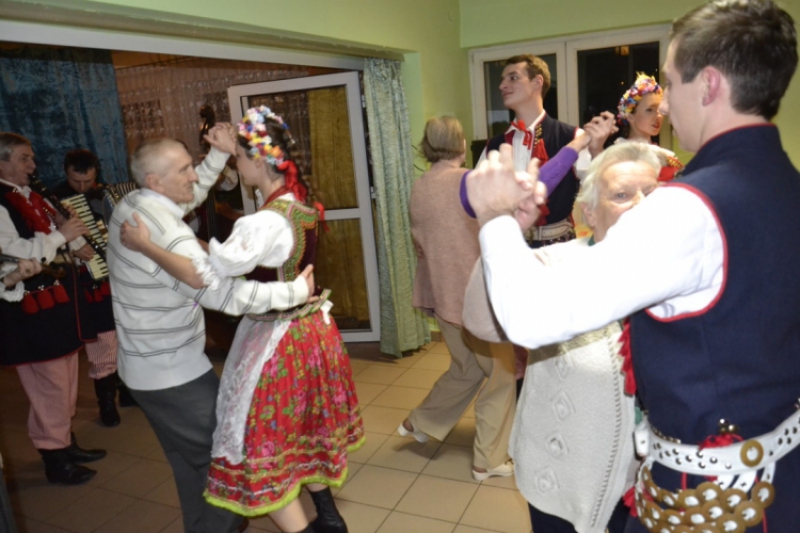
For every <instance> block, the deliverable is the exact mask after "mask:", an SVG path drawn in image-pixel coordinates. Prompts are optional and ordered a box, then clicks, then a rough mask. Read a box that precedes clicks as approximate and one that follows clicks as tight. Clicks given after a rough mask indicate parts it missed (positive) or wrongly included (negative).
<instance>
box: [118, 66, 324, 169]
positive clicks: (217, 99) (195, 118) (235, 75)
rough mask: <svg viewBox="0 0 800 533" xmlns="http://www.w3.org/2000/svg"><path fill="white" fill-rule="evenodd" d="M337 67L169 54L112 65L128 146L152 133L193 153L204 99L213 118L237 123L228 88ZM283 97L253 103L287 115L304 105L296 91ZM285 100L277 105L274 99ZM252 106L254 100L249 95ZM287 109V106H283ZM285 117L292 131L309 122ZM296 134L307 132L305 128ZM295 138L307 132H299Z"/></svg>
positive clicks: (198, 151) (195, 153) (197, 147)
mask: <svg viewBox="0 0 800 533" xmlns="http://www.w3.org/2000/svg"><path fill="white" fill-rule="evenodd" d="M329 72H337V70H334V69H326V68H319V67H307V66H302V65H279V64H272V63H257V62H251V61H229V60H222V59H207V58H191V57H188V58H187V57H177V56H176V57H174V58H173V59H170V60H166V61H162V62H159V63H156V64H148V65H143V66H136V67H123V68H119V69H117V85H118V88H119V100H120V103H121V104H122V112H123V116H124V120H125V135H126V137H127V144H128V149H129V150H131V151H132V150H133V149H134V148H136V147H137V146H138V145H139V144H140V143H141V142H142V141H143V140H145V139H148V138H151V137H172V138H175V139H180V140H181V141H183V142H184V143H185V144H186V146H187V147H188V149H189V153H191V154H192V156H194V157H195V158H197V157H199V156H200V155H201V154H202V153H203V152H202V149H201V147H200V135H199V132H200V126H201V125H202V119H201V118H200V115H199V111H200V106H202V105H203V104H209V105H210V106H211V107H212V108H213V109H214V112H215V114H216V119H217V122H230V121H233V122H236V121H238V120H239V119H241V118H242V117H231V116H230V106H229V105H228V87H231V86H233V85H243V84H247V83H257V82H262V81H273V80H283V79H289V78H302V77H306V76H312V75H316V74H327V73H329ZM285 95H286V96H284V95H282V97H283V98H285V101H281V102H269V103H268V102H258V103H259V104H260V103H265V104H266V105H269V104H272V105H270V107H274V108H275V112H276V113H279V114H282V113H287V112H289V114H290V115H291V113H292V111H293V110H294V109H300V108H301V107H302V108H304V107H305V104H304V102H299V101H297V98H302V97H303V96H302V95H301V96H298V97H297V98H294V99H292V96H291V95H290V94H288V93H285ZM279 103H280V104H284V105H278V104H279ZM251 104H252V105H257V104H256V102H255V101H253V100H251ZM287 107H288V108H289V109H286V108H287ZM302 118H303V117H301V116H290V117H289V118H287V121H288V122H289V124H290V125H291V126H292V130H293V131H294V130H295V129H299V128H302V126H301V124H303V123H304V124H308V117H307V116H306V117H305V120H304V121H303V120H302ZM301 133H306V132H305V131H303V132H301ZM296 137H297V138H299V139H308V135H307V134H304V135H301V134H298V135H296Z"/></svg>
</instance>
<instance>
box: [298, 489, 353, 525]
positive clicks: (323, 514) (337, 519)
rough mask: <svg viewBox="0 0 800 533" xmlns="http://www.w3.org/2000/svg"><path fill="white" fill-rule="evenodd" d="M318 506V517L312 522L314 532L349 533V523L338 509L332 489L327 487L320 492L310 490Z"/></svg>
mask: <svg viewBox="0 0 800 533" xmlns="http://www.w3.org/2000/svg"><path fill="white" fill-rule="evenodd" d="M308 492H309V493H310V494H311V499H312V500H314V507H316V508H317V517H316V518H315V519H314V521H313V522H311V528H312V531H313V532H314V533H347V524H345V523H344V518H342V515H340V514H339V510H338V509H336V503H335V502H334V501H333V494H331V489H330V488H328V487H325V488H324V489H323V490H321V491H319V492H312V491H308Z"/></svg>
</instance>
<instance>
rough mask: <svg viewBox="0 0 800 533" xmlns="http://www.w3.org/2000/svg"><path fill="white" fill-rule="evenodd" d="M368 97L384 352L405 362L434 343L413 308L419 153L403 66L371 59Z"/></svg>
mask: <svg viewBox="0 0 800 533" xmlns="http://www.w3.org/2000/svg"><path fill="white" fill-rule="evenodd" d="M364 96H365V99H366V104H367V124H368V125H369V143H370V155H371V157H372V172H373V179H374V186H375V193H376V197H377V202H376V203H377V217H376V219H377V226H378V272H379V274H380V288H381V346H380V350H381V352H383V353H387V354H392V355H395V356H397V357H402V355H403V352H405V351H410V350H416V349H417V348H419V347H420V346H422V345H424V344H426V343H428V342H430V337H431V335H430V330H429V329H428V323H427V321H425V320H424V318H423V317H422V316H421V315H420V313H419V312H417V311H416V310H415V309H414V308H413V307H412V306H411V295H412V291H413V288H414V275H415V273H416V268H417V257H416V253H415V251H414V245H413V243H412V242H411V222H410V220H409V214H408V202H409V197H410V195H411V185H412V184H413V182H414V149H413V146H412V142H411V132H410V128H409V124H408V107H407V105H406V96H405V91H404V90H403V84H402V83H401V81H400V63H398V62H397V61H389V60H385V59H367V61H366V65H365V69H364Z"/></svg>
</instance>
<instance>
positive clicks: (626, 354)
mask: <svg viewBox="0 0 800 533" xmlns="http://www.w3.org/2000/svg"><path fill="white" fill-rule="evenodd" d="M618 342H619V343H620V344H621V346H620V348H619V355H620V356H621V357H622V372H623V373H624V374H625V394H628V395H630V396H633V395H634V394H636V378H635V377H634V375H633V356H632V354H631V322H630V320H629V319H627V318H626V319H625V322H624V325H623V327H622V335H620V336H619V341H618Z"/></svg>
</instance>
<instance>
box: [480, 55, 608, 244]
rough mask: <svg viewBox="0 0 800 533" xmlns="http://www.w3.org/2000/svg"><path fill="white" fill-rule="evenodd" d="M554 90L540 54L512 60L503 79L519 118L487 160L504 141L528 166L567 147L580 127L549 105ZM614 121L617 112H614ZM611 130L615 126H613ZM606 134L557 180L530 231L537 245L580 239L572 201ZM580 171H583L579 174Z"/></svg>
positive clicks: (520, 165)
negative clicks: (552, 113)
mask: <svg viewBox="0 0 800 533" xmlns="http://www.w3.org/2000/svg"><path fill="white" fill-rule="evenodd" d="M548 90H550V69H549V67H548V66H547V63H545V62H544V61H543V60H542V59H541V58H540V57H537V56H534V55H531V54H522V55H517V56H513V57H510V58H509V59H508V60H506V64H505V68H503V74H502V77H501V81H500V94H501V95H502V97H503V105H505V106H506V107H507V108H508V109H510V110H511V111H513V112H514V121H513V122H512V123H511V126H510V127H509V128H508V130H507V131H506V132H505V133H502V134H500V135H496V136H495V137H492V138H491V139H489V142H488V143H487V144H486V148H485V149H484V151H483V154H481V161H482V160H483V159H485V157H486V154H488V153H489V152H490V151H491V150H497V149H498V148H499V146H500V145H501V144H503V143H507V144H510V145H511V146H512V147H513V154H514V166H515V167H516V169H517V170H525V169H526V168H527V167H528V163H529V162H530V161H531V159H532V158H534V157H535V158H537V159H538V160H539V162H540V164H545V163H547V161H548V160H549V159H550V158H552V157H553V156H555V155H556V154H557V153H558V152H559V150H561V149H562V148H564V147H565V146H566V145H567V144H568V143H569V142H570V141H572V140H573V139H574V138H575V136H576V135H577V134H578V132H580V130H579V129H578V128H576V127H574V126H569V125H567V124H564V123H563V122H559V121H558V120H556V119H554V118H553V117H551V116H550V115H548V114H547V112H546V111H545V110H544V97H545V96H546V95H547V91H548ZM608 120H611V123H612V125H613V117H611V115H610V114H609V115H608ZM607 131H608V132H609V133H611V131H610V129H609V130H607ZM607 137H608V134H606V137H597V138H592V142H591V144H590V145H589V148H587V149H583V150H581V151H580V152H579V153H578V159H577V161H576V162H575V166H574V167H573V168H572V169H570V170H569V172H567V174H566V175H565V176H563V178H562V179H561V180H560V181H558V182H556V183H553V184H551V189H552V190H549V191H548V201H547V207H546V208H545V209H543V210H542V213H541V217H540V219H539V221H538V222H537V223H536V224H535V225H534V227H533V228H532V229H531V230H530V231H529V232H527V234H526V238H527V240H528V243H529V244H530V246H531V247H533V248H539V247H541V246H544V245H547V244H552V243H555V242H564V241H568V240H571V239H574V238H575V226H574V223H573V220H572V205H573V204H574V202H575V195H576V194H578V187H579V185H580V182H579V181H578V178H579V177H580V176H581V175H582V174H583V173H585V172H586V169H587V168H588V167H589V163H590V162H591V160H592V157H594V156H596V155H597V154H599V153H600V152H601V151H602V150H603V143H604V142H605V140H606V138H607ZM576 171H577V175H576Z"/></svg>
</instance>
